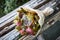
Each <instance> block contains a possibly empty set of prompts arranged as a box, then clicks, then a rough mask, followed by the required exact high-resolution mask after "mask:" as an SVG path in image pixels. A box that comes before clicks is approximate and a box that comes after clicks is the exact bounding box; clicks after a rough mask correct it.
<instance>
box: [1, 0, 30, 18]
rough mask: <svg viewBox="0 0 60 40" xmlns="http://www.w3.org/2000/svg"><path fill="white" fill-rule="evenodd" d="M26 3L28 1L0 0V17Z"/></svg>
mask: <svg viewBox="0 0 60 40" xmlns="http://www.w3.org/2000/svg"><path fill="white" fill-rule="evenodd" d="M28 1H29V0H0V17H2V16H4V15H6V14H8V13H9V12H11V11H12V10H14V9H15V8H17V7H18V6H21V5H23V4H24V3H26V2H28Z"/></svg>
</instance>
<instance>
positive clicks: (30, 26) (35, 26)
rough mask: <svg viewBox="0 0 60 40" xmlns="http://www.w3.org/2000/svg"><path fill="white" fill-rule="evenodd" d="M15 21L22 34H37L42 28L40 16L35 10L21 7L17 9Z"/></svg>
mask: <svg viewBox="0 0 60 40" xmlns="http://www.w3.org/2000/svg"><path fill="white" fill-rule="evenodd" d="M17 12H18V13H17V15H16V17H15V20H14V23H15V24H16V29H17V30H18V31H19V32H20V34H21V35H35V34H36V33H37V31H38V30H39V29H40V25H39V23H38V20H39V16H38V15H37V13H36V12H35V11H33V10H29V9H26V8H21V9H20V10H18V11H17Z"/></svg>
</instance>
